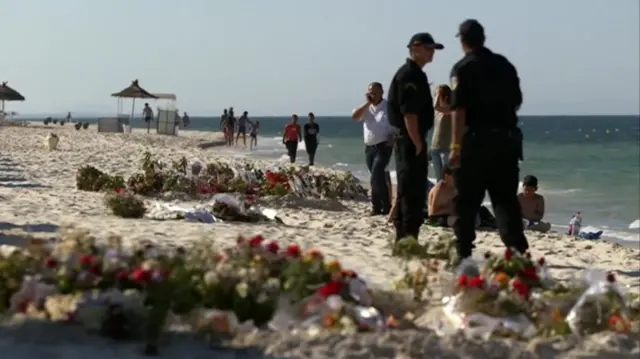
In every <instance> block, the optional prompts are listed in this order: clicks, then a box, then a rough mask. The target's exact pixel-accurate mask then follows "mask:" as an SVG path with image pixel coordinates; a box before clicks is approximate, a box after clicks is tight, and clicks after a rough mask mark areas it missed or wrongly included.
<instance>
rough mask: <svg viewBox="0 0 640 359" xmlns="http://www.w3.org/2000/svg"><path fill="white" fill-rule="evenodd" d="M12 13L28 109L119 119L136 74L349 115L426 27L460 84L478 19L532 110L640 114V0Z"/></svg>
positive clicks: (37, 3)
mask: <svg viewBox="0 0 640 359" xmlns="http://www.w3.org/2000/svg"><path fill="white" fill-rule="evenodd" d="M0 14H1V15H0V16H1V18H2V21H1V22H0V32H1V33H3V34H4V35H3V36H2V40H1V41H2V43H1V44H0V81H8V82H9V85H10V86H12V87H14V88H15V89H17V90H19V91H20V92H21V93H22V94H23V95H24V96H25V97H26V101H24V102H22V103H15V102H12V103H9V104H8V105H7V106H8V107H7V110H9V111H17V112H19V113H21V114H23V115H25V114H51V115H56V114H64V113H66V112H67V111H71V112H73V113H92V114H93V113H97V114H115V113H116V110H117V105H116V103H117V102H116V100H115V99H114V98H111V97H110V94H111V93H113V92H117V91H119V90H121V89H122V88H124V87H126V86H128V85H129V84H130V82H131V81H132V80H134V79H139V81H140V84H141V85H142V86H143V87H144V88H146V89H147V90H149V91H150V92H170V93H175V94H176V95H177V98H178V107H179V108H180V109H181V110H184V111H187V112H189V114H190V115H192V116H193V115H212V116H217V115H219V113H220V112H221V109H222V108H224V107H229V106H234V107H235V108H236V110H237V111H238V110H247V111H249V113H250V114H254V115H288V114H291V113H307V112H309V111H313V112H315V113H316V114H320V115H346V114H349V113H350V111H351V109H352V108H354V107H356V106H358V105H359V104H360V103H361V102H363V99H364V92H365V91H366V87H367V85H368V84H369V83H370V82H372V81H379V82H381V83H382V84H383V85H385V87H386V86H387V85H388V84H389V83H390V81H391V78H392V76H393V74H394V72H395V70H396V69H397V68H398V67H399V66H400V65H401V64H402V63H403V61H404V59H405V57H406V56H407V49H406V45H407V43H408V41H409V38H410V37H411V35H413V34H414V33H416V32H424V31H427V32H430V33H431V34H432V35H433V36H434V38H435V39H436V41H439V42H441V43H443V44H444V45H445V49H444V50H442V51H439V52H438V53H437V54H436V57H435V59H434V62H433V63H431V64H429V65H427V66H426V67H425V71H426V72H427V75H428V76H429V79H430V81H431V82H434V83H436V84H438V83H448V82H449V72H450V69H451V66H452V65H453V64H454V63H455V62H456V61H458V60H459V59H460V58H461V57H462V50H461V47H460V43H459V40H458V39H457V38H456V37H455V34H456V32H457V28H458V25H459V23H460V22H461V21H463V20H464V19H467V18H475V19H478V20H479V21H480V22H481V23H482V24H483V25H484V27H485V32H486V35H487V46H488V47H489V48H491V49H492V50H493V51H495V52H498V53H501V54H503V55H505V56H506V57H507V58H508V59H509V60H510V61H511V62H512V63H513V64H514V65H515V66H516V68H517V69H518V72H519V75H520V79H521V84H522V88H523V92H524V98H525V100H524V105H523V107H522V109H521V113H522V114H530V115H531V114H533V115H556V114H558V115H598V114H632V115H637V114H638V113H640V109H639V107H640V104H639V101H640V100H639V99H640V73H639V68H640V55H639V53H640V45H639V44H640V36H639V32H640V29H639V26H640V25H639V14H640V1H638V0H607V1H605V0H555V1H551V0H537V1H533V0H519V1H514V0H484V1H478V0H449V1H427V0H396V1H382V0H341V1H340V0H323V1H310V0H307V1H301V0H297V1H296V0H270V1H267V0H237V1H222V0H182V1H169V0H153V1H151V0H109V1H97V0H57V1H52V0H21V1H16V0H0ZM7 34H8V36H7ZM130 106H131V102H130V100H127V101H126V102H125V108H129V107H130ZM139 108H140V109H141V106H140V107H139Z"/></svg>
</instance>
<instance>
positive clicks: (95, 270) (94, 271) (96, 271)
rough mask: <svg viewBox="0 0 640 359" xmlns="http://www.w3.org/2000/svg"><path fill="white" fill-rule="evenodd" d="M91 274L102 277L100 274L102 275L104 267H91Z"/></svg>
mask: <svg viewBox="0 0 640 359" xmlns="http://www.w3.org/2000/svg"><path fill="white" fill-rule="evenodd" d="M89 273H91V274H93V275H100V273H102V266H101V265H100V263H94V264H93V265H91V267H89Z"/></svg>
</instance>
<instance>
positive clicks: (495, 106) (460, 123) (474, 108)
mask: <svg viewBox="0 0 640 359" xmlns="http://www.w3.org/2000/svg"><path fill="white" fill-rule="evenodd" d="M458 37H459V38H460V42H461V44H462V49H463V51H464V53H465V56H464V57H463V58H462V60H460V61H458V63H456V64H455V65H454V66H453V69H452V70H451V89H452V90H453V95H452V99H451V104H450V105H451V106H450V107H451V110H452V111H454V112H453V126H452V132H453V133H452V142H451V143H452V145H451V152H450V158H449V164H450V166H452V167H454V168H456V173H455V183H456V189H457V197H456V203H455V204H456V211H457V215H458V219H457V221H456V222H455V225H454V232H455V234H456V237H457V240H458V243H457V249H458V255H459V257H460V259H464V258H467V257H469V256H471V252H472V250H473V247H474V246H473V241H474V240H475V237H476V234H475V221H476V216H477V215H478V211H479V209H480V206H481V204H482V200H483V199H484V195H485V191H488V192H489V196H490V198H491V203H492V205H493V210H494V212H495V215H496V221H497V225H498V231H499V233H500V237H501V238H502V241H503V242H504V243H505V245H506V246H507V247H511V248H514V249H516V250H518V251H519V252H521V253H524V252H525V251H526V250H527V249H528V248H529V245H528V243H527V239H526V237H525V236H524V233H523V228H522V227H523V225H522V215H521V212H520V205H519V203H518V198H517V192H518V175H519V168H518V160H520V159H521V158H522V132H520V130H519V129H518V127H517V124H518V117H517V111H518V109H519V108H520V105H521V104H522V92H521V90H520V80H519V78H518V74H517V72H516V69H515V68H514V66H513V65H512V64H511V63H510V62H509V61H508V60H507V59H506V58H505V57H504V56H501V55H498V54H496V53H494V52H492V51H491V50H489V49H488V48H486V47H485V46H484V41H485V35H484V28H483V27H482V25H480V23H479V22H478V21H476V20H466V21H464V22H463V23H462V24H461V25H460V29H459V33H458Z"/></svg>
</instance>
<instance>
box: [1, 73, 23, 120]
mask: <svg viewBox="0 0 640 359" xmlns="http://www.w3.org/2000/svg"><path fill="white" fill-rule="evenodd" d="M5 101H24V96H22V95H21V94H20V92H18V91H16V90H14V89H13V88H11V87H9V85H7V82H6V81H5V82H3V83H2V85H0V103H2V105H1V106H0V121H2V120H4V116H5V114H6V112H5V111H4V102H5Z"/></svg>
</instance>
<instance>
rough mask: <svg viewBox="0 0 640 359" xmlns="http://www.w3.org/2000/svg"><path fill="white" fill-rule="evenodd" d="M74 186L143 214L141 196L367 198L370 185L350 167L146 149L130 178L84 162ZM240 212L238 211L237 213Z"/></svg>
mask: <svg viewBox="0 0 640 359" xmlns="http://www.w3.org/2000/svg"><path fill="white" fill-rule="evenodd" d="M76 187H77V188H78V189H80V190H83V191H94V192H105V193H106V196H105V203H106V205H107V207H109V208H110V209H111V210H112V212H113V213H114V214H115V215H118V216H121V217H126V218H141V217H142V216H143V215H144V213H145V212H146V208H145V206H144V200H143V198H142V197H158V196H162V195H164V194H167V193H180V194H185V195H188V196H191V197H193V198H206V197H211V196H214V195H216V194H220V193H234V194H238V195H240V196H242V200H243V201H245V202H247V203H251V202H252V201H253V200H255V199H257V198H260V197H265V196H285V195H288V194H294V195H297V196H299V197H303V198H333V199H343V200H362V199H366V196H367V190H366V189H365V188H364V187H363V186H362V185H361V183H360V181H359V180H358V179H357V178H355V177H354V176H353V175H352V174H351V173H349V172H334V173H330V172H326V171H325V172H314V171H313V170H312V169H310V168H309V167H293V166H292V167H287V168H281V167H277V168H271V169H267V168H258V167H255V166H254V163H252V162H243V163H240V164H238V165H230V164H229V163H223V162H212V163H209V164H206V165H203V164H202V163H200V162H194V163H191V164H189V163H188V162H187V160H186V159H185V158H184V157H183V158H181V159H180V160H178V161H173V162H172V163H171V164H170V165H168V164H166V163H164V162H162V161H158V160H155V159H154V158H153V156H152V155H151V154H150V153H145V155H144V157H143V160H142V165H141V170H140V171H139V172H138V173H135V174H133V175H132V176H130V177H129V178H128V179H126V180H125V179H124V178H123V177H122V176H118V175H110V174H108V173H104V172H102V171H100V170H99V169H97V168H95V167H93V166H85V167H82V168H80V169H79V170H78V172H77V174H76ZM236 217H238V216H236Z"/></svg>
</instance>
